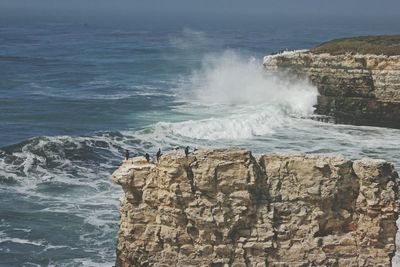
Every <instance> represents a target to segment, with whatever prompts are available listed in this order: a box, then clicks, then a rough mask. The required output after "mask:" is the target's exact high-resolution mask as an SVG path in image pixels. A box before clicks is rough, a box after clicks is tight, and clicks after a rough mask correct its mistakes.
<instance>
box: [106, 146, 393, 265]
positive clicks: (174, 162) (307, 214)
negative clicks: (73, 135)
mask: <svg viewBox="0 0 400 267" xmlns="http://www.w3.org/2000/svg"><path fill="white" fill-rule="evenodd" d="M112 179H113V181H114V182H115V183H117V184H119V185H121V186H122V188H123V190H124V192H125V196H124V197H123V198H122V199H121V207H120V216H121V221H120V229H119V234H118V245H117V266H123V267H126V266H215V267H216V266H237V267H239V266H390V265H391V258H392V256H393V255H394V253H395V235H396V231H397V228H396V219H397V216H398V215H397V204H398V203H397V198H398V191H397V190H398V184H397V173H396V172H395V171H394V169H393V165H392V164H389V163H387V162H385V161H381V160H371V159H363V160H356V161H351V160H348V159H344V158H341V157H332V156H329V157H327V156H316V155H277V154H265V155H261V156H259V157H257V158H255V157H254V156H253V155H252V154H251V153H250V152H248V151H244V150H240V149H229V150H200V151H196V152H194V153H193V154H191V155H189V157H185V156H184V155H183V153H170V154H167V155H164V156H162V157H161V160H160V162H158V163H157V164H155V163H152V162H150V163H148V162H147V161H145V160H144V158H133V159H129V160H126V161H124V162H123V164H122V166H121V167H119V169H117V170H116V171H115V172H114V174H113V176H112Z"/></svg>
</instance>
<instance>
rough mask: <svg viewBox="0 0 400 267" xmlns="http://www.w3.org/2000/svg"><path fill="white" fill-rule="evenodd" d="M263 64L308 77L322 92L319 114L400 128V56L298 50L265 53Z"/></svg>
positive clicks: (342, 121)
mask: <svg viewBox="0 0 400 267" xmlns="http://www.w3.org/2000/svg"><path fill="white" fill-rule="evenodd" d="M264 66H265V68H266V69H268V70H270V71H271V70H272V71H286V73H287V74H289V75H290V74H294V75H295V76H306V77H307V78H308V79H309V80H310V81H311V83H312V84H313V85H315V86H316V87H317V88H318V91H319V94H320V96H319V97H318V104H317V107H316V111H315V112H316V113H317V114H321V115H327V116H332V117H333V118H334V119H335V120H336V122H338V123H347V124H354V125H372V126H383V127H391V128H400V56H396V55H393V56H385V55H372V54H366V55H361V54H350V53H348V54H338V55H332V54H328V53H322V54H320V53H313V52H310V51H298V52H285V53H281V54H277V55H270V56H266V57H265V58H264Z"/></svg>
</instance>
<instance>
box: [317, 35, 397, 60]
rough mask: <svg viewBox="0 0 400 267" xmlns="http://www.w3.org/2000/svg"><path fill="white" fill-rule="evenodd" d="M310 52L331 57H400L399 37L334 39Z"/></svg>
mask: <svg viewBox="0 0 400 267" xmlns="http://www.w3.org/2000/svg"><path fill="white" fill-rule="evenodd" d="M311 52H313V53H317V54H321V53H330V54H333V55H338V54H345V53H358V54H375V55H388V56H393V55H400V35H382V36H360V37H351V38H341V39H335V40H332V41H329V42H326V43H323V44H321V45H319V46H317V47H314V48H312V49H311Z"/></svg>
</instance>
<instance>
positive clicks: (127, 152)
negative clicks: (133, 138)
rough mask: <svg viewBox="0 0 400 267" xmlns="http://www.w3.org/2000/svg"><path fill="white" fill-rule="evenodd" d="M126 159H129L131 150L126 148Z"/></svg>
mask: <svg viewBox="0 0 400 267" xmlns="http://www.w3.org/2000/svg"><path fill="white" fill-rule="evenodd" d="M125 159H126V160H128V159H129V150H128V149H127V150H125Z"/></svg>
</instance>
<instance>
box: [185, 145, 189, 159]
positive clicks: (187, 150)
mask: <svg viewBox="0 0 400 267" xmlns="http://www.w3.org/2000/svg"><path fill="white" fill-rule="evenodd" d="M185 155H186V157H188V155H189V146H187V147H185Z"/></svg>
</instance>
